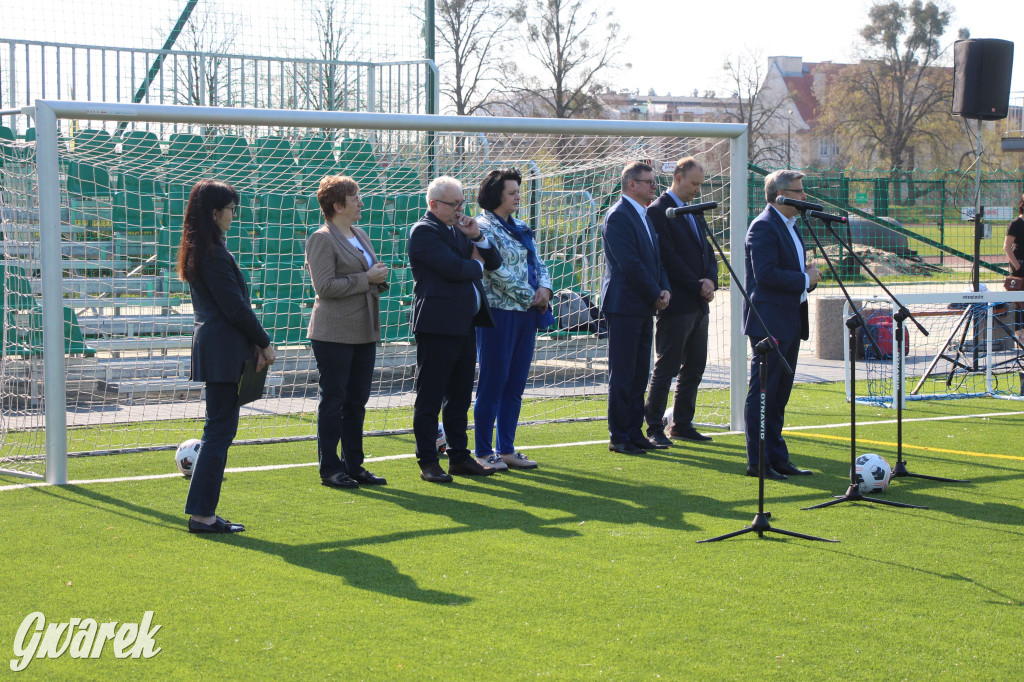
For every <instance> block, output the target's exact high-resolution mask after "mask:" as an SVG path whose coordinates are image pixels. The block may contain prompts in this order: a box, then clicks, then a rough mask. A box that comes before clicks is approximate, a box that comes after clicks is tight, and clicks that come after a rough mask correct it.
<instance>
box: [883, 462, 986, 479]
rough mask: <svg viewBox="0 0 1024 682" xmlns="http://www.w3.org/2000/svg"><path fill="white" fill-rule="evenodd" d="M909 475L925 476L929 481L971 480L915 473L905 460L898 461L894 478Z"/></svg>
mask: <svg viewBox="0 0 1024 682" xmlns="http://www.w3.org/2000/svg"><path fill="white" fill-rule="evenodd" d="M908 476H909V477H911V478H924V479H927V480H929V481H942V482H944V483H970V482H971V481H970V479H966V478H943V477H942V476H926V475H925V474H913V473H911V472H909V471H907V465H906V464H905V463H904V462H903V460H900V461H898V462H896V466H894V467H893V468H892V477H893V478H905V477H908Z"/></svg>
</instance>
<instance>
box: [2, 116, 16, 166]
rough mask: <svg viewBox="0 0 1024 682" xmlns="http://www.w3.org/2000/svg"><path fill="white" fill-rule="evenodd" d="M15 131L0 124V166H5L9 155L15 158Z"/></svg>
mask: <svg viewBox="0 0 1024 682" xmlns="http://www.w3.org/2000/svg"><path fill="white" fill-rule="evenodd" d="M14 139H15V138H14V131H13V130H11V129H10V128H8V127H7V126H0V168H3V167H4V162H5V160H6V159H7V157H11V158H12V159H13V158H14V145H11V144H9V143H10V142H14Z"/></svg>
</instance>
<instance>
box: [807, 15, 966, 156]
mask: <svg viewBox="0 0 1024 682" xmlns="http://www.w3.org/2000/svg"><path fill="white" fill-rule="evenodd" d="M868 17H869V23H868V24H867V25H866V26H864V28H862V29H861V32H860V34H861V37H862V38H863V39H864V44H863V45H862V46H861V48H860V55H859V56H860V62H859V63H858V64H855V65H851V66H848V67H845V68H843V69H841V70H838V71H836V73H835V75H834V78H832V79H831V81H830V83H829V84H828V86H827V88H826V95H825V101H824V105H823V116H822V118H823V123H824V124H825V125H826V126H827V127H828V128H829V129H831V130H832V131H833V134H834V135H835V136H836V137H837V138H839V139H841V140H845V141H846V142H845V144H844V146H850V147H852V146H857V147H859V148H860V149H862V150H863V152H864V156H866V157H867V158H869V159H872V160H875V161H881V162H882V163H884V164H887V165H888V166H889V167H891V168H893V169H910V168H913V166H914V165H915V159H916V157H917V155H919V154H920V152H922V151H924V150H925V149H926V148H931V149H932V150H933V151H934V152H936V153H939V152H941V151H942V150H943V149H945V148H948V145H949V142H950V133H951V131H955V126H953V125H952V121H951V115H950V113H949V101H950V99H951V97H952V83H953V79H952V75H951V73H950V70H949V69H948V68H945V67H944V64H943V59H944V57H945V55H946V50H945V48H943V47H942V46H941V44H940V39H941V38H942V36H943V34H944V33H945V31H946V28H947V27H948V26H949V22H950V18H951V14H950V11H949V10H947V9H944V8H942V7H940V6H939V5H937V4H935V3H934V2H928V3H927V4H923V3H922V2H921V0H910V2H907V3H905V4H904V3H903V2H900V1H898V0H893V1H892V2H876V3H875V4H874V5H872V6H871V9H870V10H869V14H868ZM961 35H964V31H963V30H961ZM933 156H935V154H933Z"/></svg>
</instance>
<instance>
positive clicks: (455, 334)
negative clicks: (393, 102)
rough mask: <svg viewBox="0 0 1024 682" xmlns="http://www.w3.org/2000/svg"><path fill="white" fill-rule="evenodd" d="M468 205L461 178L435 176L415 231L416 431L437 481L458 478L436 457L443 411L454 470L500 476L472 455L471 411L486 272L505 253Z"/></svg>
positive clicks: (486, 321) (428, 472) (423, 473)
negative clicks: (466, 211) (468, 211)
mask: <svg viewBox="0 0 1024 682" xmlns="http://www.w3.org/2000/svg"><path fill="white" fill-rule="evenodd" d="M465 203H466V198H465V195H464V194H463V192H462V185H461V184H460V183H459V181H458V180H456V179H455V178H451V177H448V176H442V177H439V178H436V179H434V180H433V181H432V182H431V183H430V185H429V186H428V187H427V208H428V210H427V212H426V214H425V215H424V216H423V218H421V219H420V221H419V222H417V223H416V224H415V225H413V226H412V228H411V229H410V231H409V243H408V250H409V265H410V266H411V267H412V277H413V282H414V286H413V296H414V301H413V308H412V330H413V333H414V334H415V335H416V366H417V371H416V402H415V406H414V407H413V421H412V429H413V433H414V435H415V436H416V459H417V461H418V463H419V465H420V477H421V478H422V479H423V480H425V481H430V482H431V483H450V482H451V480H452V477H451V476H450V475H449V473H447V472H445V470H444V469H443V468H441V464H440V462H439V461H438V457H437V416H438V413H441V414H442V421H443V423H444V433H445V437H446V439H447V441H448V469H449V472H450V473H451V474H455V475H463V476H488V475H490V474H493V473H494V472H495V471H496V470H495V469H494V468H492V467H484V466H481V465H480V464H479V463H477V461H476V460H475V459H474V458H473V457H472V455H471V454H470V451H469V448H468V442H467V438H466V423H467V417H466V414H467V412H468V411H469V405H470V402H471V401H472V399H473V376H474V374H475V372H476V331H475V330H474V327H475V326H482V327H493V326H494V319H493V318H492V317H491V309H490V308H489V307H487V297H486V296H485V295H484V290H483V286H482V280H483V274H484V269H487V270H497V269H498V268H499V267H500V266H501V254H499V253H498V250H497V249H495V248H493V247H492V245H491V244H490V243H489V242H488V241H487V238H486V237H485V236H484V235H483V233H482V232H481V231H480V227H479V226H478V225H477V223H476V220H474V219H473V218H470V217H469V216H467V215H463V213H462V209H463V207H464V206H465ZM442 405H443V408H442Z"/></svg>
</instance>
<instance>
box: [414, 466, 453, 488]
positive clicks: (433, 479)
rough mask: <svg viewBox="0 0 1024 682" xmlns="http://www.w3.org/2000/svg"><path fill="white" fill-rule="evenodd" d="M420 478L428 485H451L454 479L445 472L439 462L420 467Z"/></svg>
mask: <svg viewBox="0 0 1024 682" xmlns="http://www.w3.org/2000/svg"><path fill="white" fill-rule="evenodd" d="M420 478H422V479H423V480H424V481H427V482H428V483H451V482H452V477H451V476H449V475H448V474H446V473H445V472H444V469H442V468H441V465H440V464H438V463H437V462H434V463H432V464H424V465H423V466H421V467H420Z"/></svg>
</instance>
